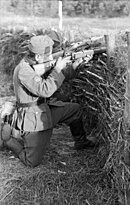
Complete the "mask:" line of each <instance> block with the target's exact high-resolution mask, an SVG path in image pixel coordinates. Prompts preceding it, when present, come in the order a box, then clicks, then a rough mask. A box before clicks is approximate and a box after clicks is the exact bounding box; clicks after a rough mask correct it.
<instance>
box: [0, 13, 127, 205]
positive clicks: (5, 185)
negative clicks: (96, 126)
mask: <svg viewBox="0 0 130 205" xmlns="http://www.w3.org/2000/svg"><path fill="white" fill-rule="evenodd" d="M72 19H73V20H72ZM0 27H4V28H5V29H6V28H8V29H11V28H12V27H13V29H14V30H15V29H23V28H24V30H25V31H26V30H33V29H40V28H43V29H45V28H46V27H55V28H58V19H47V18H38V17H21V16H14V15H12V14H9V15H7V16H6V17H4V18H1V21H0ZM63 29H64V32H66V36H67V37H68V38H71V39H70V40H74V39H75V38H78V37H79V36H80V37H81V36H82V37H85V36H95V35H103V34H107V33H108V32H110V33H111V32H119V31H121V32H125V30H128V29H130V24H129V18H122V19H120V18H114V19H88V18H65V19H63ZM120 57H121V58H123V57H122V55H121V53H120ZM120 61H121V62H122V60H121V59H120ZM117 63H118V65H119V66H120V63H119V62H117ZM122 68H123V65H122ZM117 69H118V66H117ZM5 82H8V79H6V76H0V84H1V88H0V89H1V90H0V92H1V100H0V105H1V104H2V103H3V102H4V101H5V100H8V99H10V98H11V97H10V96H11V95H12V93H11V90H10V88H11V84H9V83H5ZM10 82H11V80H10ZM7 95H8V96H9V97H6V96H7ZM72 146H73V141H72V138H71V134H70V130H69V129H68V127H65V126H62V127H57V128H55V129H54V131H53V135H52V138H51V143H50V146H49V148H48V150H47V153H46V155H45V156H44V158H43V161H42V163H41V165H39V166H38V167H36V168H33V169H31V168H27V167H25V166H24V165H23V164H22V163H21V162H20V161H19V159H17V158H16V157H15V156H14V155H13V153H12V152H9V151H7V150H5V151H3V152H0V174H1V177H0V205H8V204H9V205H10V204H11V205H23V204H24V205H29V204H30V205H36V204H37V205H52V204H53V205H54V204H55V205H65V204H67V205H117V203H116V198H117V189H116V187H115V186H114V183H113V180H114V179H113V180H112V178H111V176H112V174H113V173H111V172H110V171H109V170H107V172H106V170H105V169H104V168H103V167H104V165H105V163H106V154H107V147H105V146H103V147H100V149H99V150H85V151H80V152H77V151H74V150H73V149H72ZM117 177H118V176H117Z"/></svg>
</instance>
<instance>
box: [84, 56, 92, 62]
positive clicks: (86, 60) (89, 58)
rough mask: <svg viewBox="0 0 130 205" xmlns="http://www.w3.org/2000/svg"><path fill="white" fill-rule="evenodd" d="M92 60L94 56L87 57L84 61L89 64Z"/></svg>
mask: <svg viewBox="0 0 130 205" xmlns="http://www.w3.org/2000/svg"><path fill="white" fill-rule="evenodd" d="M92 58H93V54H91V55H87V56H86V57H85V58H84V60H85V62H86V63H88V61H90V60H91V59H92Z"/></svg>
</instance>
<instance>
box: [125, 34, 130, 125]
mask: <svg viewBox="0 0 130 205" xmlns="http://www.w3.org/2000/svg"><path fill="white" fill-rule="evenodd" d="M126 34H127V45H128V46H127V47H128V64H127V72H126V73H127V75H126V93H125V110H124V117H125V122H126V124H127V125H128V126H129V127H130V32H127V33H126Z"/></svg>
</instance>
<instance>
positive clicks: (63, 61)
mask: <svg viewBox="0 0 130 205" xmlns="http://www.w3.org/2000/svg"><path fill="white" fill-rule="evenodd" d="M70 62H71V61H70V60H69V59H68V58H62V57H59V58H58V60H57V62H56V67H55V69H56V70H57V71H58V72H61V70H63V69H64V68H65V67H66V66H67V64H69V63H70Z"/></svg>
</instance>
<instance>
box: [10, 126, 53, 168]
mask: <svg viewBox="0 0 130 205" xmlns="http://www.w3.org/2000/svg"><path fill="white" fill-rule="evenodd" d="M51 135H52V129H49V130H45V131H39V132H25V134H24V135H23V143H20V141H18V139H16V138H11V139H10V140H9V141H8V142H7V147H8V148H9V149H11V150H12V151H13V152H14V153H15V154H16V155H17V156H18V157H19V159H20V160H21V161H22V162H23V163H24V164H25V165H27V166H31V167H35V166H37V165H39V164H40V163H41V161H42V158H43V155H44V154H45V151H46V148H47V146H48V144H49V142H50V138H51Z"/></svg>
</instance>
